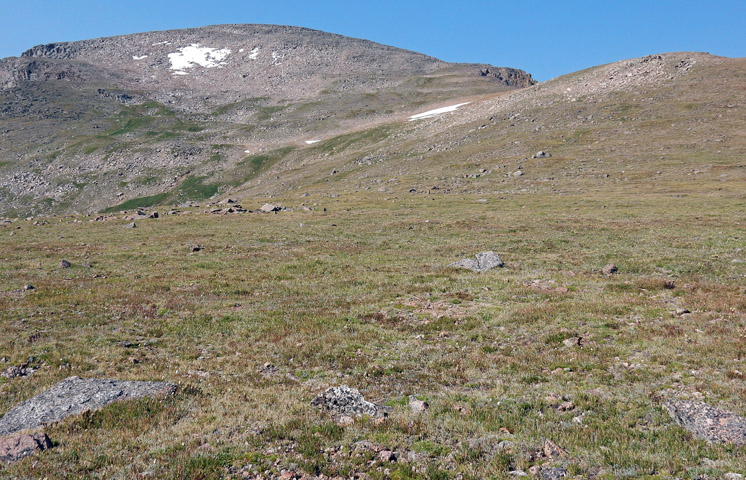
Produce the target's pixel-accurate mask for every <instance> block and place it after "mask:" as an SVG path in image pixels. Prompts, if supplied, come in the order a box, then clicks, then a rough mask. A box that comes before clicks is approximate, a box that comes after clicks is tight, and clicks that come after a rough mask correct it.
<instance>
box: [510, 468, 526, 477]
mask: <svg viewBox="0 0 746 480" xmlns="http://www.w3.org/2000/svg"><path fill="white" fill-rule="evenodd" d="M508 475H510V476H511V477H528V473H526V472H524V471H523V470H511V471H509V472H508Z"/></svg>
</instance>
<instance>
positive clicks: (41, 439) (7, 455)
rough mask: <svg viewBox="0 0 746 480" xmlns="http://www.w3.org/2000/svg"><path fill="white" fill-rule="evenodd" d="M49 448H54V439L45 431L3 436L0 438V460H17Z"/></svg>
mask: <svg viewBox="0 0 746 480" xmlns="http://www.w3.org/2000/svg"><path fill="white" fill-rule="evenodd" d="M48 448H52V441H51V440H50V439H49V437H48V436H47V434H46V433H43V432H38V433H33V434H27V433H24V434H16V435H10V436H8V437H3V438H0V462H9V463H10V462H16V461H18V460H21V459H23V458H26V457H28V456H29V455H33V454H34V453H35V452H39V451H42V450H47V449H48Z"/></svg>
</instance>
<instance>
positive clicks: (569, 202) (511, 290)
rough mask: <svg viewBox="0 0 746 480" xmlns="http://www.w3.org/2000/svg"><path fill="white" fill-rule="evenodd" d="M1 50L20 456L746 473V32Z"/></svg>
mask: <svg viewBox="0 0 746 480" xmlns="http://www.w3.org/2000/svg"><path fill="white" fill-rule="evenodd" d="M236 32H238V33H236ZM247 32H248V33H247ZM208 34H209V35H208ZM265 34H266V36H264V35H265ZM208 37H209V38H208ZM248 37H251V38H252V39H253V38H260V37H261V41H259V40H256V41H254V40H249V39H248ZM288 38H293V39H294V40H292V41H291V40H287V39H288ZM175 39H181V40H179V42H181V43H178V44H177V43H176V41H175ZM218 39H220V41H219V42H218V41H217V40H218ZM213 40H214V41H213ZM161 42H172V44H171V45H166V44H165V43H161ZM196 43H199V44H200V45H201V47H200V48H203V47H209V48H211V49H214V50H211V51H210V53H209V58H208V57H207V56H205V57H203V58H200V60H201V61H202V60H204V62H205V64H206V66H204V65H203V66H194V65H192V66H189V65H191V64H189V65H187V64H186V63H185V62H184V61H183V59H182V60H177V61H176V64H175V65H174V63H172V62H171V60H170V58H171V57H169V55H170V54H174V53H179V55H181V54H185V55H187V56H190V58H192V59H195V58H196V56H191V55H192V54H193V53H194V52H193V51H192V50H184V49H188V48H189V47H190V46H191V45H194V44H196ZM153 44H157V45H153ZM283 45H284V46H283ZM293 45H294V46H296V48H292V46H293ZM150 47H152V49H151V48H150ZM161 47H163V48H162V49H161ZM286 47H287V52H288V53H287V54H286V55H285V56H284V57H283V58H282V59H279V58H277V55H276V56H275V57H273V56H272V52H280V51H285V50H282V49H283V48H286ZM195 48H196V47H195ZM256 48H258V49H259V50H255V49H256ZM241 49H243V50H244V51H243V52H240V50H241ZM227 50H230V52H231V53H229V54H226V53H225V52H226V51H227ZM300 51H302V55H299V56H298V57H296V56H295V53H292V52H300ZM327 51H328V52H332V53H329V55H328V56H325V55H326V54H325V53H324V52H327ZM343 51H344V52H348V53H347V54H346V55H347V56H346V57H345V58H346V59H347V60H345V63H344V65H343V67H340V66H339V65H337V64H336V63H335V62H336V60H334V59H337V58H340V55H342V54H341V52H343ZM190 52H191V53H190ZM236 52H238V53H236ZM253 52H257V53H256V55H257V58H256V59H252V58H249V57H250V56H251V55H254V53H253ZM314 52H315V53H314ZM334 52H336V53H334ZM238 54H240V55H245V56H246V57H245V58H243V59H242V60H240V61H237V62H232V60H231V59H232V57H231V56H232V55H238ZM145 55H147V57H146V58H141V57H144V56H145ZM205 55H207V54H205ZM263 55H264V56H263ZM278 55H279V53H278ZM132 57H138V58H139V60H136V59H134V58H132ZM301 57H302V58H301ZM112 58H115V59H116V61H113V60H111V59H112ZM178 58H182V57H180V56H179V57H178ZM325 58H328V59H332V60H330V61H329V62H327V61H326V60H324V59H325ZM387 58H391V62H392V63H391V67H390V69H389V67H388V64H387V60H386V59H387ZM106 59H109V60H106ZM358 59H364V60H362V61H358ZM255 61H256V62H265V63H264V64H263V65H264V66H263V67H262V68H263V69H264V70H261V72H252V71H247V70H246V69H245V66H246V65H247V64H248V65H254V64H253V63H251V62H255ZM273 61H275V62H276V61H279V62H280V63H281V65H273V64H272V62H273ZM106 62H109V63H106ZM137 62H146V63H143V64H141V63H137ZM147 62H150V63H147ZM325 62H326V63H325ZM376 62H379V63H376ZM222 63H225V65H222ZM377 65H380V69H381V70H380V72H379V73H375V74H374V73H373V72H375V71H376V70H375V69H378V68H379V66H377ZM293 66H294V67H293ZM173 67H176V68H173ZM285 67H287V68H288V70H287V72H288V73H287V74H288V75H295V76H294V77H292V78H294V79H295V80H293V82H290V83H293V84H295V82H300V83H303V78H304V77H305V78H306V79H307V85H306V84H304V85H302V86H300V87H298V88H297V89H290V90H288V91H287V92H286V91H285V88H286V87H287V85H285V86H283V88H282V89H279V90H274V86H273V85H274V84H275V83H277V82H285V80H283V78H285V77H282V78H276V77H274V76H273V75H271V72H273V71H275V69H280V68H285ZM290 67H293V68H290ZM340 68H341V69H342V70H344V72H343V73H341V74H340V73H339V71H340V70H339V69H340ZM371 68H373V70H371ZM24 69H25V70H24ZM335 69H336V70H335ZM291 70H292V71H291ZM296 70H297V71H296ZM488 70H489V72H488ZM2 71H3V72H5V73H3V75H4V77H2V78H3V79H4V80H3V82H4V84H5V85H6V86H5V87H4V89H3V90H2V91H1V92H0V96H1V97H2V99H3V100H2V102H3V103H2V111H3V112H4V113H3V116H2V117H1V119H0V121H1V122H2V128H1V129H0V134H1V135H3V136H2V137H0V139H2V140H0V145H1V147H0V148H2V150H1V151H2V152H3V156H2V157H1V158H2V161H3V162H4V163H3V164H2V165H0V174H2V188H3V190H2V191H0V194H1V195H2V199H1V200H0V208H1V209H2V211H3V212H5V215H8V216H9V217H11V216H14V215H26V214H28V213H33V215H34V216H32V217H27V218H0V251H2V252H3V254H4V256H3V262H0V312H2V315H0V415H1V416H0V477H1V478H19V479H20V478H91V479H93V478H127V479H129V478H157V479H161V478H163V479H174V480H175V479H184V478H201V479H218V478H227V479H257V480H259V479H262V480H269V479H271V480H301V479H305V480H330V479H334V480H337V479H342V478H345V479H346V478H358V479H374V480H384V479H386V480H388V479H391V480H406V479H412V480H430V479H453V480H477V479H486V478H490V479H491V478H496V479H514V478H521V477H526V478H532V479H541V480H560V479H574V480H584V479H593V480H609V479H636V478H643V479H650V480H653V479H655V480H664V479H665V480H680V479H688V480H695V479H696V480H715V479H738V478H741V477H742V475H743V474H746V373H745V372H746V343H744V342H745V341H746V291H744V282H745V281H746V239H745V238H744V231H745V230H744V224H745V221H746V218H745V217H744V212H746V191H745V190H744V185H746V162H745V161H744V158H746V115H744V112H743V109H744V106H745V105H746V59H744V58H723V57H716V56H713V55H709V54H705V53H695V52H675V53H662V54H655V55H649V56H646V57H642V58H635V59H628V60H623V61H620V62H615V63H611V64H608V65H601V66H595V67H592V68H589V69H587V70H583V71H580V72H575V73H571V74H569V75H565V76H561V77H558V78H555V79H552V80H549V81H546V82H542V83H539V84H534V85H530V84H531V83H533V82H532V81H531V80H530V77H529V76H528V75H527V74H524V73H522V72H521V71H519V70H509V69H499V68H495V67H490V66H486V65H452V64H445V63H443V62H440V61H438V60H435V59H432V58H429V57H424V56H422V55H419V54H416V53H412V52H405V51H401V50H397V49H392V48H391V47H384V46H380V45H376V44H371V43H369V42H365V41H362V40H354V39H346V38H343V37H337V36H333V35H329V34H323V33H320V32H311V31H308V30H303V29H295V28H290V27H265V26H221V27H209V28H206V29H195V30H187V31H179V32H157V33H152V34H142V35H134V36H127V37H118V38H117V39H101V40H92V41H86V42H76V43H72V44H56V45H54V46H43V47H35V48H33V49H31V50H30V51H29V52H28V53H27V54H26V55H25V56H22V57H19V58H11V59H4V60H2ZM24 71H25V72H26V73H23V72H24ZM229 71H232V72H233V74H231V75H233V76H231V75H227V74H226V72H229ZM178 72H181V73H178ZM241 72H243V73H241ZM302 72H305V73H302ZM314 72H318V75H317V74H316V73H314ZM32 73H33V74H35V76H33V77H32V75H31V74H32ZM239 73H240V75H243V74H248V75H252V77H251V78H252V81H251V82H249V84H247V85H246V86H245V88H246V90H245V91H243V90H241V89H240V88H239V87H238V86H237V85H239V83H236V84H234V85H231V87H230V88H227V87H224V85H227V84H228V82H229V80H228V79H229V78H232V79H233V80H231V81H236V75H238V74H239ZM234 74H235V75H234ZM339 75H341V76H339ZM208 77H210V78H213V77H214V78H217V79H218V80H212V81H211V80H209V79H208ZM223 78H225V80H223ZM288 78H291V77H288ZM190 79H193V80H194V81H195V85H196V84H199V85H201V86H200V88H194V89H192V88H189V85H190V84H189V82H190ZM506 81H507V82H508V83H507V84H506V83H505V82H506ZM200 82H201V83H200ZM273 82H274V83H273ZM519 87H520V88H519ZM254 88H255V89H257V90H251V89H254ZM99 89H100V90H99ZM179 89H181V90H179ZM213 89H214V90H213ZM261 89H265V90H262V91H261V92H260V90H261ZM171 92H178V95H176V94H174V95H173V97H170V95H171ZM262 92H264V93H262ZM243 95H246V96H247V97H248V96H250V95H263V97H250V98H247V97H244V96H243ZM207 97H209V98H207ZM213 99H215V101H214V103H213V102H212V100H213ZM169 102H171V103H169ZM226 102H227V103H226ZM94 127H98V128H94ZM95 131H98V133H95ZM3 132H4V133H3ZM91 132H94V133H91ZM102 210H103V211H102ZM74 211H79V212H81V213H80V214H69V213H70V212H74ZM57 212H64V213H66V215H53V213H57ZM68 214H69V215H68ZM29 433H33V434H34V436H31V435H29ZM21 447H24V448H25V450H24V448H21ZM26 455H27V457H24V456H26ZM8 460H12V463H6V461H8Z"/></svg>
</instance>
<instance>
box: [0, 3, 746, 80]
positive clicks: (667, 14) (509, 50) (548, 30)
mask: <svg viewBox="0 0 746 480" xmlns="http://www.w3.org/2000/svg"><path fill="white" fill-rule="evenodd" d="M221 23H272V24H280V25H297V26H303V27H309V28H315V29H318V30H325V31H328V32H332V33H339V34H342V35H348V36H352V37H358V38H365V39H368V40H373V41H376V42H380V43H384V44H387V45H393V46H396V47H400V48H406V49H409V50H415V51H418V52H422V53H426V54H428V55H432V56H434V57H438V58H440V59H443V60H447V61H452V62H478V63H490V64H493V65H497V66H508V67H516V68H521V69H523V70H526V71H528V72H530V73H532V74H533V75H534V77H535V78H537V79H538V80H547V79H549V78H552V77H555V76H558V75H562V74H564V73H570V72H573V71H576V70H580V69H583V68H586V67H591V66H594V65H599V64H602V63H608V62H614V61H617V60H622V59H625V58H632V57H640V56H643V55H647V54H652V53H661V52H670V51H683V50H688V51H705V52H710V53H713V54H716V55H723V56H728V57H743V56H746V0H709V1H703V0H697V1H694V0H657V1H656V0H624V1H621V0H620V1H617V0H556V1H549V0H534V1H522V0H511V1H501V0H492V1H477V0H462V1H460V2H459V1H441V0H429V1H421V0H414V1H407V0H398V1H391V0H377V1H376V0H368V1H357V0H328V1H324V0H316V1H314V0H287V1H284V0H274V1H269V0H268V1H256V0H211V1H198V0H148V1H144V0H109V1H105V0H104V1H102V0H95V1H94V0H64V1H59V0H0V58H1V57H7V56H18V55H20V54H21V52H23V51H24V50H26V49H27V48H29V47H31V46H33V45H37V44H40V43H51V42H58V41H66V40H82V39H87V38H97V37H103V36H112V35H122V34H127V33H137V32H144V31H151V30H166V29H172V28H187V27H198V26H204V25H214V24H221Z"/></svg>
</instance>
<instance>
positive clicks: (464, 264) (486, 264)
mask: <svg viewBox="0 0 746 480" xmlns="http://www.w3.org/2000/svg"><path fill="white" fill-rule="evenodd" d="M448 266H449V267H455V268H465V269H467V270H471V271H472V272H486V271H487V270H492V269H493V268H495V267H504V266H505V263H503V261H502V259H501V258H500V255H498V254H496V253H495V252H493V251H487V252H481V253H477V254H476V255H475V256H474V258H465V259H463V260H459V261H458V262H453V263H451V264H450V265H448Z"/></svg>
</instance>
